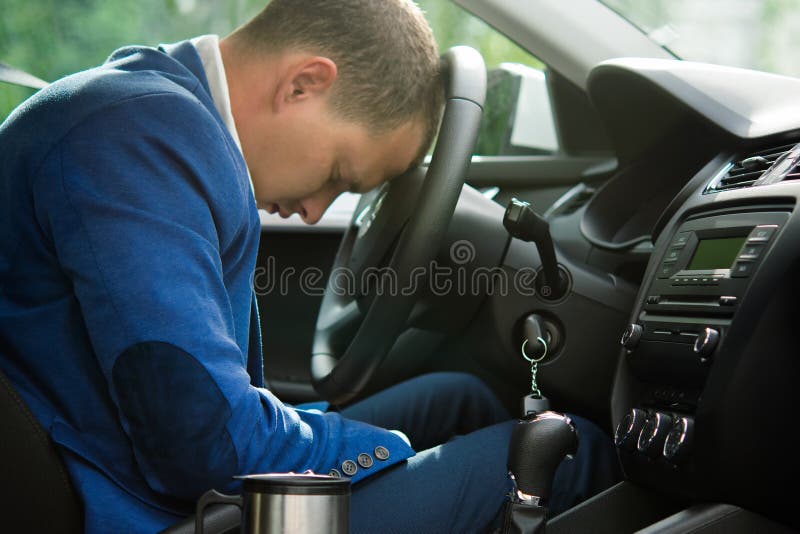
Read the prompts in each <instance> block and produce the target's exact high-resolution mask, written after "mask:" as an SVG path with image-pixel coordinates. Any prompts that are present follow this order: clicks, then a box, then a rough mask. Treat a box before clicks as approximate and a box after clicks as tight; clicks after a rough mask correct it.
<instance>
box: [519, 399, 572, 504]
mask: <svg viewBox="0 0 800 534" xmlns="http://www.w3.org/2000/svg"><path fill="white" fill-rule="evenodd" d="M577 449H578V433H577V430H576V429H575V426H574V425H573V424H572V422H571V421H570V420H569V418H568V417H567V416H565V415H562V414H559V413H556V412H551V411H546V412H541V413H539V414H537V415H535V416H534V417H532V418H530V419H523V420H521V421H519V422H518V423H517V425H516V426H515V427H514V429H513V431H512V432H511V441H510V443H509V449H508V469H509V471H511V474H512V475H513V476H514V480H515V482H516V485H517V490H518V491H519V492H522V493H524V494H526V496H527V497H538V500H540V501H541V500H545V501H546V500H547V499H548V498H549V497H550V490H551V487H552V485H553V477H554V475H555V472H556V468H558V465H559V464H560V463H561V460H563V459H564V457H566V456H567V455H568V454H575V452H577Z"/></svg>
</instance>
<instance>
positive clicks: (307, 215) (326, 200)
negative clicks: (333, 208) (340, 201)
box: [300, 193, 339, 224]
mask: <svg viewBox="0 0 800 534" xmlns="http://www.w3.org/2000/svg"><path fill="white" fill-rule="evenodd" d="M338 196H339V195H338V193H334V194H319V195H315V196H313V197H311V198H309V199H306V200H304V201H302V202H301V208H300V216H301V217H302V218H303V222H305V223H306V224H317V223H318V222H319V220H320V219H321V218H322V215H323V214H324V213H325V210H327V209H328V207H329V206H330V205H331V204H332V203H333V201H334V200H335V199H336V197H338Z"/></svg>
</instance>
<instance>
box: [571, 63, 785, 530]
mask: <svg viewBox="0 0 800 534" xmlns="http://www.w3.org/2000/svg"><path fill="white" fill-rule="evenodd" d="M589 94H590V97H591V98H592V101H593V102H594V104H595V106H596V107H597V109H598V111H599V112H600V114H601V115H602V116H603V117H604V120H605V123H606V126H607V127H608V130H609V134H610V135H611V137H612V139H613V141H614V143H615V146H616V148H617V150H618V154H619V156H620V170H619V171H618V172H617V174H616V175H615V176H614V177H613V178H612V179H611V180H610V181H609V182H608V183H607V184H605V185H604V186H603V187H602V188H601V189H600V190H599V191H598V193H597V194H596V195H595V197H594V198H593V199H592V200H591V201H590V203H589V204H588V205H587V206H586V209H585V211H584V213H583V218H582V220H581V223H580V224H581V232H582V233H583V235H584V237H585V238H586V239H587V240H588V241H589V242H591V243H593V244H594V245H595V246H598V247H601V248H605V249H607V250H624V249H626V248H630V247H632V246H634V245H636V244H637V243H641V242H644V241H651V242H652V243H653V249H652V254H651V256H650V261H649V264H648V266H647V269H646V272H645V274H644V278H643V281H642V284H641V286H640V290H639V292H638V295H637V297H636V300H635V304H634V307H633V311H632V313H631V316H630V321H629V325H628V327H627V328H626V329H625V331H624V332H623V333H622V336H621V344H622V345H623V347H622V350H621V353H620V358H619V362H618V367H617V370H616V377H615V381H614V389H613V394H612V419H613V424H614V425H615V427H616V435H615V442H616V445H617V448H618V451H619V456H620V459H621V462H622V465H623V468H624V470H625V473H626V478H628V479H629V480H631V481H633V482H635V483H637V484H641V485H642V486H644V487H648V488H651V489H653V490H655V491H658V492H661V493H663V494H664V495H668V496H671V497H677V498H685V499H688V500H691V501H692V502H698V501H705V502H726V503H733V504H736V505H738V506H741V507H743V508H747V509H750V510H754V511H756V512H758V513H761V514H764V515H765V516H767V517H771V518H774V519H776V520H779V521H780V522H782V523H785V524H789V525H792V526H794V527H795V528H797V527H798V526H800V523H799V522H798V519H797V517H796V514H794V512H793V508H792V506H793V503H794V501H795V500H796V499H795V498H796V497H797V495H798V492H797V490H796V489H792V488H794V487H795V486H794V484H795V478H796V477H797V475H798V474H800V460H798V455H797V454H795V453H794V450H793V448H794V445H793V444H794V443H796V442H795V440H794V438H793V437H789V436H794V433H793V430H792V428H793V426H794V424H793V423H794V417H795V414H794V412H795V409H796V407H797V406H800V403H798V401H799V400H800V398H799V397H800V394H798V388H797V384H798V379H800V371H799V369H800V365H798V361H797V357H798V355H799V354H800V351H799V350H798V341H797V336H796V334H795V331H796V329H797V321H796V318H797V317H798V316H799V314H798V313H797V307H798V304H799V303H800V291H799V289H800V276H798V275H800V216H798V214H797V209H796V207H797V203H798V198H800V166H799V164H800V144H798V143H800V80H796V79H793V78H787V77H782V76H775V75H771V74H765V73H759V72H753V71H745V70H740V69H734V68H728V67H719V66H711V65H702V64H693V63H688V62H680V61H669V60H645V59H621V60H612V61H608V62H604V63H602V64H600V65H599V66H598V67H596V68H595V69H594V70H593V71H592V74H591V75H590V78H589Z"/></svg>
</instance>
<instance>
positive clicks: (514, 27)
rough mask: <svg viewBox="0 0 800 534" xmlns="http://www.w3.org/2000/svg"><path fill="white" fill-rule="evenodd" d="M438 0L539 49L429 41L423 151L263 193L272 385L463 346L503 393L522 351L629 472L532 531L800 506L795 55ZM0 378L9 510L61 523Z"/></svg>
mask: <svg viewBox="0 0 800 534" xmlns="http://www.w3.org/2000/svg"><path fill="white" fill-rule="evenodd" d="M454 3H455V4H457V5H458V6H460V8H462V9H464V10H466V11H467V12H469V13H470V14H471V16H474V17H476V18H477V19H480V20H482V21H484V22H485V23H486V24H488V25H489V26H491V27H492V28H494V30H496V31H497V32H499V33H501V34H503V35H504V36H506V37H508V38H509V39H511V40H512V41H513V42H515V43H516V44H518V45H519V46H520V47H521V48H523V49H524V50H526V51H528V52H530V53H531V54H533V55H535V57H536V58H538V60H540V61H541V63H542V64H543V68H542V69H540V70H536V71H535V72H534V69H530V68H524V69H523V68H521V67H520V66H513V65H510V64H509V65H506V64H501V65H500V66H497V67H492V68H491V69H489V70H488V72H485V71H484V70H483V62H482V61H481V60H480V58H479V57H478V58H477V59H475V58H474V57H473V56H471V55H470V54H472V53H474V51H468V52H465V51H464V50H462V51H461V52H453V51H452V50H450V51H443V53H444V54H443V57H444V58H445V60H446V62H447V61H449V64H451V65H452V64H454V63H456V61H455V60H453V59H452V54H459V53H464V54H467V56H468V57H470V58H472V59H470V60H468V61H464V62H463V64H461V67H460V69H455V68H454V69H451V70H450V71H449V72H450V75H449V78H448V84H449V85H448V87H449V89H448V91H449V92H448V95H449V96H451V97H453V98H451V99H450V100H449V101H448V107H447V109H446V111H445V117H444V119H443V123H444V124H445V126H444V127H443V128H442V129H441V131H440V135H439V139H438V140H437V143H436V148H435V150H434V151H433V153H432V155H431V156H430V157H429V158H428V159H427V160H426V162H425V164H423V165H422V167H421V168H419V169H415V170H413V171H410V172H409V173H407V174H406V175H404V176H403V177H401V178H399V179H396V180H393V181H392V182H390V183H388V184H386V185H384V186H383V187H381V188H379V189H377V190H375V191H372V192H370V193H368V194H365V195H362V196H356V195H345V196H343V197H342V198H340V199H339V200H337V202H335V203H334V205H333V206H332V207H331V208H330V209H329V210H328V212H327V213H326V215H325V216H324V217H323V220H322V221H320V223H319V224H317V225H314V226H307V225H304V224H303V223H302V221H300V219H299V218H298V217H296V216H294V217H291V218H288V219H281V218H279V217H278V216H277V215H274V216H273V215H268V214H266V213H265V212H262V214H261V216H262V221H261V222H262V231H261V232H262V233H261V244H260V249H259V256H258V262H257V268H256V273H255V276H254V287H255V290H256V293H257V296H258V303H259V308H260V319H261V326H262V333H263V352H264V355H265V378H266V381H267V383H268V384H269V388H270V389H271V390H272V391H273V392H274V393H275V394H276V395H277V396H278V397H279V398H281V399H283V400H284V401H286V402H290V403H302V402H312V401H321V400H324V401H328V402H330V403H332V404H334V405H339V406H343V405H346V404H348V403H352V402H354V401H357V400H359V399H363V398H364V397H366V396H368V395H370V394H371V393H374V392H377V391H380V390H382V389H385V388H387V387H389V386H391V385H393V384H397V383H399V382H402V381H404V380H407V379H409V378H412V377H414V376H418V375H421V374H424V373H430V372H436V371H462V372H466V373H470V374H473V375H475V376H477V377H479V378H481V379H482V380H483V381H484V382H485V383H486V384H487V385H489V386H490V388H491V389H492V390H493V391H494V392H495V393H496V395H497V396H498V397H499V398H500V399H501V400H502V401H503V403H504V404H505V405H506V407H507V408H508V410H509V412H510V413H512V414H515V415H518V416H520V417H522V416H523V415H524V413H522V410H523V408H522V405H521V399H522V398H523V397H525V396H526V395H528V394H529V393H530V392H531V362H530V360H529V359H527V358H528V355H530V354H533V353H534V352H535V351H539V352H538V354H539V355H540V356H541V360H540V361H538V369H537V374H536V382H537V386H538V388H539V389H540V390H541V393H542V394H543V395H544V396H546V397H547V398H548V399H549V404H550V407H551V409H553V410H555V411H558V412H564V413H574V414H578V415H580V416H583V417H586V418H588V419H591V420H592V421H594V422H595V423H597V424H598V425H599V426H600V427H601V428H603V429H604V430H606V431H607V432H608V435H609V439H613V440H614V443H615V445H616V448H617V451H618V457H619V461H620V465H621V467H622V470H623V472H624V480H623V481H622V482H620V483H619V484H617V485H616V486H613V487H612V488H610V489H608V490H606V491H605V492H603V493H601V494H599V495H596V496H594V497H592V498H590V499H589V500H587V501H585V502H583V503H582V504H580V505H578V506H577V507H575V508H573V509H571V510H568V511H566V512H564V513H562V514H560V515H558V516H556V517H554V518H550V519H549V520H548V522H547V532H551V533H552V532H564V533H566V532H593V533H606V532H608V533H619V532H646V533H656V532H659V533H665V532H791V531H796V530H798V529H800V518H798V514H797V513H796V511H795V510H794V509H793V506H794V505H795V501H796V497H798V496H800V492H798V490H797V489H796V486H795V485H794V482H795V478H797V476H798V475H800V455H797V454H795V453H794V452H795V451H794V450H793V445H792V444H793V443H796V440H795V438H792V437H791V436H792V430H791V428H792V427H793V423H792V421H793V419H792V417H793V416H792V415H791V414H792V413H793V410H794V408H795V407H796V406H798V405H800V402H799V401H800V399H799V398H798V397H800V394H799V393H798V389H799V388H798V387H797V384H798V383H800V365H798V363H797V360H796V357H797V354H798V353H797V348H796V338H795V337H794V334H793V328H794V325H795V320H796V317H797V316H796V315H795V313H796V312H793V311H792V310H795V309H796V306H797V302H798V299H800V276H798V278H795V275H798V274H800V216H798V214H797V203H798V200H800V79H797V78H793V77H789V76H783V75H778V74H771V73H767V72H761V71H756V70H749V69H744V68H737V67H729V66H721V65H713V64H707V63H699V62H692V61H687V60H682V59H679V58H678V57H676V55H675V54H674V53H673V52H671V51H670V50H668V49H666V48H665V47H663V46H661V45H659V44H657V43H656V42H654V41H653V40H651V39H650V38H649V37H648V35H647V34H646V33H645V32H643V31H641V30H640V29H639V28H637V27H636V26H634V25H633V24H632V23H631V22H629V21H628V20H626V19H625V18H623V17H622V15H620V14H619V13H618V12H616V11H615V10H613V9H611V8H610V7H608V6H607V5H605V4H603V3H600V2H597V1H594V0H573V1H571V2H558V1H546V2H539V3H537V8H536V10H530V9H528V8H527V7H526V4H527V2H525V1H524V0H454ZM448 54H450V55H448ZM448 58H450V59H449V60H448ZM2 59H3V58H2V57H0V60H2ZM20 66H21V65H20ZM475 69H479V70H481V72H480V73H479V74H480V75H482V76H480V75H479V76H477V77H476V76H475V72H471V70H472V71H474V70H475ZM12 71H13V69H11V68H9V69H8V70H0V75H3V74H4V73H10V72H12ZM3 80H4V81H14V82H16V83H24V78H21V77H19V76H17V77H14V76H11V75H10V74H9V75H8V76H7V77H4V78H3ZM475 80H483V81H477V82H476V81H475ZM28 81H29V82H30V80H28ZM454 95H455V96H454ZM481 112H482V113H483V122H481ZM498 125H499V126H498ZM476 139H477V140H476ZM476 143H477V146H478V147H479V150H484V149H486V150H485V151H484V152H482V153H477V152H474V151H473V147H475V146H476ZM487 147H488V148H490V150H489V149H487ZM534 212H535V213H534ZM526 221H527V222H526ZM531 221H533V222H531ZM531 228H534V229H535V231H534V230H530V231H529V229H531ZM415 269H416V270H419V269H421V270H422V271H423V272H424V273H425V274H424V275H422V276H421V277H420V278H414V277H415V275H414V274H413V273H414V272H415ZM387 272H391V273H395V274H396V273H400V275H399V276H397V278H396V279H391V277H388V278H387V277H386V276H385V275H386V273H387ZM348 273H349V274H348ZM353 273H355V275H353ZM350 275H353V276H350ZM398 280H399V285H398V286H393V285H392V284H393V283H397V282H398ZM407 280H414V281H415V284H413V287H411V288H410V289H409V288H407V287H405V286H404V285H403V281H407ZM361 282H364V283H363V284H362V283H361ZM416 282H420V283H418V284H417V283H416ZM406 289H408V290H407V291H406ZM56 350H57V349H56ZM0 385H2V387H0V411H1V412H2V416H1V417H2V421H3V422H4V423H5V427H6V430H5V431H4V434H5V437H4V439H3V440H0V458H2V460H0V461H2V473H3V481H4V489H3V490H2V496H1V497H0V502H3V510H4V511H8V513H5V514H4V515H5V516H8V517H11V516H13V517H15V518H16V519H12V520H11V523H12V524H13V525H16V526H19V527H20V529H22V530H29V531H42V530H46V531H53V532H55V531H63V532H74V531H80V530H81V517H80V503H79V502H78V501H77V498H76V497H75V493H74V491H73V489H72V488H71V486H70V482H69V479H68V476H67V475H66V472H65V471H64V469H63V466H61V464H60V459H59V456H58V451H57V450H56V449H55V448H54V446H53V445H52V444H51V443H50V441H49V440H48V438H47V435H46V434H45V433H44V431H43V430H42V429H41V428H40V427H39V426H38V425H37V423H36V422H35V421H34V420H33V418H32V416H31V415H30V414H29V413H28V412H27V410H26V409H25V407H24V405H23V404H22V402H21V400H20V398H19V396H18V395H17V394H16V393H15V392H14V388H13V386H12V385H11V384H10V383H9V382H8V380H7V379H6V378H5V376H4V375H3V374H2V373H0ZM42 509H47V510H49V512H48V514H46V515H41V510H42ZM34 510H39V513H38V517H37V514H36V513H34ZM12 512H13V513H12ZM220 513H223V512H220ZM224 513H227V514H230V513H232V512H231V511H230V510H229V509H228V510H227V511H225V512H224ZM223 515H224V514H223ZM219 517H221V516H219V515H218V516H217V519H216V520H219ZM214 520H215V519H214V518H213V517H212V518H211V520H210V521H212V522H213V521H214ZM192 521H193V519H192V518H189V519H187V522H185V523H184V524H183V525H182V526H181V527H180V528H184V530H183V531H186V532H191V531H192V530H191V528H190V527H191V526H193V525H194V523H193V522H192ZM190 522H191V523H190ZM209 525H211V526H209ZM213 529H214V527H213V523H211V524H207V527H206V531H207V532H208V531H213ZM176 531H180V530H176Z"/></svg>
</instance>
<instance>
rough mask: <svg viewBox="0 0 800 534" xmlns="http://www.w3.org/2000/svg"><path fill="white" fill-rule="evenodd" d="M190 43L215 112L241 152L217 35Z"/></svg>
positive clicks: (206, 36) (195, 39)
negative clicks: (201, 68)
mask: <svg viewBox="0 0 800 534" xmlns="http://www.w3.org/2000/svg"><path fill="white" fill-rule="evenodd" d="M191 43H192V44H193V45H194V47H195V49H197V54H198V55H199V56H200V60H201V61H202V62H203V69H204V70H205V72H206V79H207V80H208V88H209V90H210V91H211V100H213V101H214V107H215V108H217V113H219V116H220V117H222V122H223V123H224V124H225V127H226V128H228V132H229V133H230V134H231V137H232V138H233V141H234V142H235V143H236V146H237V147H238V148H239V152H242V143H241V141H239V134H238V133H237V132H236V123H235V122H234V120H233V112H231V97H230V93H229V92H228V79H227V78H226V77H225V65H223V63H222V54H221V53H220V51H219V36H217V35H201V36H199V37H195V38H194V39H192V40H191ZM242 157H244V154H242ZM248 175H249V172H248ZM250 187H253V183H252V180H251V181H250Z"/></svg>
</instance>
